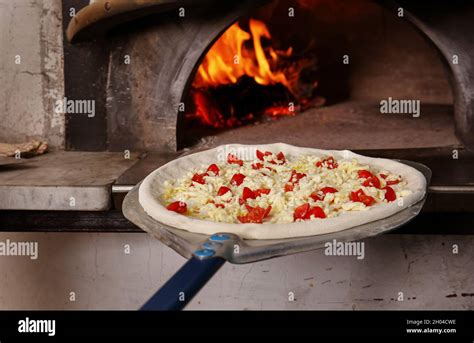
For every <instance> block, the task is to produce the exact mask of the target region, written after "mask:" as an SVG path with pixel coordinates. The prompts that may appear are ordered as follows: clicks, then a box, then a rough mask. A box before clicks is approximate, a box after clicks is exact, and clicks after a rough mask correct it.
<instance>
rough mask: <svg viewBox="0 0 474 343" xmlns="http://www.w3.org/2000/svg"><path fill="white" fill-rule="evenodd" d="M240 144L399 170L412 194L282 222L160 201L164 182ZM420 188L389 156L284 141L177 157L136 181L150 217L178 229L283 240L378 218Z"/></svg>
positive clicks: (412, 173) (416, 175) (411, 200)
mask: <svg viewBox="0 0 474 343" xmlns="http://www.w3.org/2000/svg"><path fill="white" fill-rule="evenodd" d="M239 148H240V149H242V148H246V149H249V150H250V149H252V150H254V149H260V150H265V151H271V152H274V153H278V152H280V151H281V152H283V153H284V154H285V156H286V157H287V158H288V159H293V158H295V157H297V156H300V155H314V156H320V157H326V156H328V155H331V156H334V158H335V159H336V160H339V159H352V158H356V159H357V160H359V162H360V163H362V164H368V165H370V166H373V167H375V168H378V169H380V170H387V171H390V172H391V173H392V174H395V175H401V176H402V178H403V179H404V181H406V182H407V187H408V189H409V190H411V191H412V193H411V194H409V195H407V196H404V197H403V205H399V203H398V201H395V202H391V203H386V204H385V203H384V204H378V205H377V206H374V207H371V208H370V209H368V210H367V211H360V212H346V213H342V214H340V215H339V216H337V217H333V218H326V219H323V220H312V221H304V222H296V223H287V224H271V223H264V224H232V223H218V222H213V221H208V220H201V219H196V218H192V217H188V216H185V215H181V214H178V213H175V212H172V211H169V210H167V209H166V208H165V207H164V206H163V205H162V204H161V202H160V200H159V197H160V196H161V194H163V190H164V186H163V182H164V181H166V180H172V179H177V178H180V177H182V176H183V175H184V174H186V173H187V172H189V171H190V170H191V169H193V168H199V167H201V166H202V165H209V164H212V163H215V162H216V161H218V158H221V159H222V156H227V152H232V150H233V149H234V150H237V149H239ZM425 192H426V179H425V177H424V176H423V174H422V173H420V172H419V171H418V170H416V169H414V168H412V167H410V166H407V165H406V164H403V163H400V162H396V161H392V160H389V159H382V158H372V157H366V156H362V155H359V154H355V153H353V152H351V151H349V150H320V149H312V148H300V147H295V146H292V145H288V144H284V143H277V144H267V145H264V144H262V145H241V144H228V145H224V146H220V147H217V148H214V149H210V150H206V151H203V152H198V153H194V154H191V155H188V156H184V157H181V158H178V159H176V160H174V161H171V162H169V163H167V164H165V165H164V166H162V167H160V168H158V169H156V170H155V171H154V172H152V173H151V174H150V175H148V176H147V177H146V178H145V179H144V180H143V182H142V184H141V185H140V188H139V192H138V200H139V202H140V204H141V206H142V207H143V209H144V210H145V212H146V213H147V214H148V215H149V216H150V217H152V218H153V219H155V220H157V221H159V222H161V223H164V224H166V225H169V226H172V227H175V228H178V229H182V230H187V231H190V232H195V233H201V234H206V235H211V234H213V233H216V232H229V233H234V234H236V235H239V236H240V237H241V238H244V239H283V238H292V237H303V236H313V235H321V234H327V233H332V232H336V231H342V230H346V229H349V228H351V227H355V226H358V225H362V224H366V223H369V222H373V221H376V220H380V219H383V218H386V217H389V216H391V215H393V214H395V213H397V212H400V211H401V210H403V209H405V208H407V207H410V206H411V205H413V204H415V203H417V202H418V201H420V200H421V199H422V198H423V197H424V196H425Z"/></svg>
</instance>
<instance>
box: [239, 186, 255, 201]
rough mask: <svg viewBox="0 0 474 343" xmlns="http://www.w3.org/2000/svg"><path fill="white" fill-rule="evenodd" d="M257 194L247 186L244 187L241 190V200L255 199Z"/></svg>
mask: <svg viewBox="0 0 474 343" xmlns="http://www.w3.org/2000/svg"><path fill="white" fill-rule="evenodd" d="M256 197H257V196H256V195H255V193H254V192H253V191H252V190H251V189H250V188H248V187H244V190H243V191H242V200H243V201H246V200H247V199H255V198H256Z"/></svg>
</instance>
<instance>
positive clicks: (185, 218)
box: [139, 144, 426, 239]
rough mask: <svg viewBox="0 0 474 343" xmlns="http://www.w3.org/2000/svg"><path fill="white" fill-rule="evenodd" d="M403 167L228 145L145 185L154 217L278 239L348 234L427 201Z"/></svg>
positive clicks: (284, 148)
mask: <svg viewBox="0 0 474 343" xmlns="http://www.w3.org/2000/svg"><path fill="white" fill-rule="evenodd" d="M425 188H426V180H425V179H424V177H423V175H422V174H421V173H420V172H418V171H417V170H416V169H414V168H412V167H409V166H407V165H405V164H402V163H399V162H396V161H392V160H386V159H374V158H369V157H365V156H361V155H357V154H354V153H352V152H350V151H324V150H318V149H309V148H297V147H293V146H290V145H286V144H272V145H266V146H248V145H226V146H222V147H218V148H215V149H212V150H208V151H205V152H200V153H196V154H193V155H189V156H185V157H182V158H180V159H177V160H175V161H172V162H170V163H169V164H167V165H165V166H163V167H161V168H159V169H158V170H156V171H155V172H154V173H152V174H151V175H150V176H149V177H147V178H146V179H145V181H144V182H143V183H142V185H141V186H140V191H139V200H140V203H141V204H142V206H143V208H144V209H145V211H146V212H147V214H148V215H150V216H151V217H153V218H155V219H157V220H159V221H160V222H163V223H165V224H168V225H171V226H173V227H176V228H180V229H184V230H188V231H192V232H198V233H205V234H212V233H215V232H231V233H236V234H239V235H240V236H242V237H243V238H253V239H256V238H258V239H276V238H288V237H299V236H308V235H315V234H322V233H328V232H335V231H339V230H344V229H347V228H350V227H353V226H357V225H361V224H364V223H367V222H370V221H374V220H378V219H381V218H384V217H387V216H390V215H392V214H394V213H396V212H398V211H400V210H402V209H404V208H406V207H408V206H410V205H412V204H413V203H415V202H417V201H419V200H421V199H422V198H423V196H424V192H425Z"/></svg>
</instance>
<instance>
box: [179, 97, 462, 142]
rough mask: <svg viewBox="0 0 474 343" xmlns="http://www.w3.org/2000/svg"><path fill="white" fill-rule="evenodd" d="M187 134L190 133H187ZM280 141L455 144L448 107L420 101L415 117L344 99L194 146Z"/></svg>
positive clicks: (238, 130) (221, 134)
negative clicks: (382, 112) (339, 102)
mask: <svg viewBox="0 0 474 343" xmlns="http://www.w3.org/2000/svg"><path fill="white" fill-rule="evenodd" d="M188 136H189V135H188ZM237 142H238V143H248V144H261V143H275V142H283V143H288V144H293V145H298V146H310V147H315V148H321V149H350V150H355V149H406V148H433V147H438V148H439V147H459V146H461V143H460V141H459V140H458V139H457V138H456V136H455V134H454V118H453V107H452V106H451V105H431V104H430V105H422V106H421V111H420V116H419V117H418V118H413V117H412V116H411V115H408V114H381V113H380V110H379V105H378V104H374V103H367V102H356V101H348V102H344V103H341V104H337V105H332V106H326V107H321V108H314V109H310V110H307V111H305V112H304V113H301V114H298V115H296V116H295V117H287V118H280V119H279V120H270V121H268V122H263V123H257V124H254V125H248V126H245V127H240V128H236V129H232V130H229V131H225V132H220V133H218V134H216V135H212V136H208V137H206V138H204V139H202V140H201V141H200V143H198V147H213V146H218V145H221V144H229V143H237Z"/></svg>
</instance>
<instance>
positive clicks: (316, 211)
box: [305, 206, 326, 219]
mask: <svg viewBox="0 0 474 343" xmlns="http://www.w3.org/2000/svg"><path fill="white" fill-rule="evenodd" d="M311 216H314V217H315V218H326V213H324V210H323V209H322V208H321V207H319V206H314V207H312V208H311V209H310V210H308V212H306V216H305V219H311Z"/></svg>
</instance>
